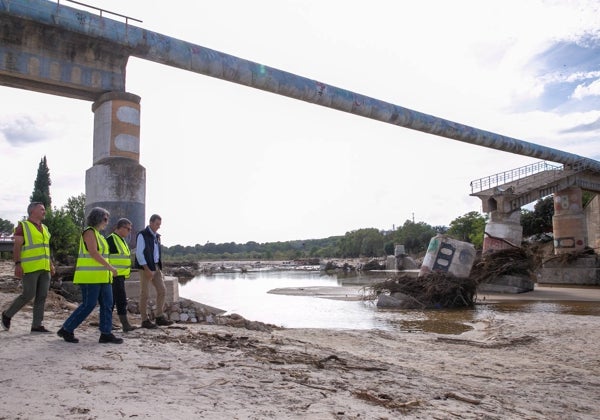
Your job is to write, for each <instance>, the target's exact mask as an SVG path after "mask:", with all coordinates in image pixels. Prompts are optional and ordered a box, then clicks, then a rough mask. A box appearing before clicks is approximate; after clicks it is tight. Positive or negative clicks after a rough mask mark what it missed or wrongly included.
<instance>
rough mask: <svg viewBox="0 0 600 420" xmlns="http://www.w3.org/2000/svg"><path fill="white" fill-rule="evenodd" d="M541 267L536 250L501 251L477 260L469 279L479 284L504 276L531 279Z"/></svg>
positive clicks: (511, 249) (513, 249) (510, 249)
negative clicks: (518, 276) (520, 276)
mask: <svg viewBox="0 0 600 420" xmlns="http://www.w3.org/2000/svg"><path fill="white" fill-rule="evenodd" d="M540 265H541V258H540V256H539V254H538V253H537V252H536V250H535V249H534V248H509V249H500V250H497V251H494V252H492V253H489V254H486V255H484V256H482V257H481V258H479V259H477V260H476V261H475V263H474V264H473V268H472V269H471V275H470V276H469V277H470V278H471V279H472V280H473V281H475V282H476V283H477V284H479V283H486V282H491V281H493V280H494V279H496V278H498V277H500V276H504V275H514V276H516V275H522V276H527V277H529V276H532V275H533V273H534V272H535V270H536V269H537V268H539V267H540Z"/></svg>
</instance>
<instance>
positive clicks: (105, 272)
mask: <svg viewBox="0 0 600 420" xmlns="http://www.w3.org/2000/svg"><path fill="white" fill-rule="evenodd" d="M88 229H92V230H93V231H94V235H96V242H97V243H98V252H99V253H100V255H102V256H103V257H104V259H106V260H108V258H109V253H108V243H107V242H106V239H105V238H104V236H102V235H101V234H100V232H98V230H97V229H96V228H93V227H90V226H88V227H86V228H85V229H84V230H83V232H85V231H87V230H88ZM73 283H74V284H82V283H84V284H98V283H112V273H111V272H110V270H109V269H108V268H106V267H104V266H103V265H102V264H100V263H99V262H98V261H96V260H95V259H93V258H92V255H91V254H90V253H89V251H88V250H87V249H86V247H85V242H84V240H83V233H82V234H81V238H80V239H79V255H78V256H77V264H76V265H75V275H74V276H73Z"/></svg>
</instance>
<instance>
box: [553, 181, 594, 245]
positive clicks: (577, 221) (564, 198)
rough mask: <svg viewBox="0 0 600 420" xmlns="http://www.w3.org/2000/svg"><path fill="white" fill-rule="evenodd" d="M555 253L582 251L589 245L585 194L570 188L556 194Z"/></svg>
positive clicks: (554, 217) (577, 189)
mask: <svg viewBox="0 0 600 420" xmlns="http://www.w3.org/2000/svg"><path fill="white" fill-rule="evenodd" d="M552 230H553V233H554V253H555V254H556V255H558V254H567V253H569V252H574V251H582V250H583V249H584V248H585V246H586V245H587V226H586V221H585V214H584V212H583V193H582V191H581V188H579V187H569V188H565V189H564V190H561V191H558V192H557V193H555V194H554V216H553V217H552Z"/></svg>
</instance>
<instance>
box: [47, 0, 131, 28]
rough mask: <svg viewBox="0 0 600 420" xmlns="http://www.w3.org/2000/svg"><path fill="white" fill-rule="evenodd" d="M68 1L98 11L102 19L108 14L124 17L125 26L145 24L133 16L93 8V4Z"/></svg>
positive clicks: (58, 2)
mask: <svg viewBox="0 0 600 420" xmlns="http://www.w3.org/2000/svg"><path fill="white" fill-rule="evenodd" d="M66 1H68V2H69V3H75V4H78V5H80V6H85V7H89V8H90V9H94V10H97V11H98V12H100V17H102V13H108V14H110V15H113V16H119V17H122V18H124V19H125V24H126V25H127V24H129V21H130V20H135V21H136V22H140V23H142V22H143V21H141V20H139V19H136V18H132V17H131V16H125V15H122V14H120V13H116V12H111V11H110V10H105V9H100V8H99V7H96V6H92V5H91V4H86V3H81V2H79V1H75V0H66ZM56 3H57V4H58V5H59V6H60V0H57V2H56Z"/></svg>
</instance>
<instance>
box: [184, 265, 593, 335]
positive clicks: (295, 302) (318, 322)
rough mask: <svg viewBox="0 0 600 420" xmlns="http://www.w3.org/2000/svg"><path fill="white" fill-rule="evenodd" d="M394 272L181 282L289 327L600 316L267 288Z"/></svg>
mask: <svg viewBox="0 0 600 420" xmlns="http://www.w3.org/2000/svg"><path fill="white" fill-rule="evenodd" d="M388 276H389V273H384V272H380V273H359V274H354V275H343V274H342V275H327V274H324V273H320V272H304V271H285V272H282V271H262V272H248V273H217V274H213V275H210V276H207V275H200V276H197V277H195V278H193V279H192V280H190V281H187V282H185V283H181V284H180V289H179V294H180V295H181V296H182V297H184V298H188V299H192V300H195V301H197V302H201V303H204V304H206V305H210V306H214V307H217V308H220V309H223V310H225V311H227V313H228V314H231V313H237V314H239V315H241V316H243V317H244V318H246V319H249V320H252V321H261V322H265V323H269V324H275V325H280V326H284V327H288V328H330V329H381V330H390V329H395V330H401V331H406V332H433V333H438V334H460V333H463V332H465V331H468V330H470V329H471V328H472V327H471V326H470V325H472V324H473V323H475V322H477V320H479V319H482V318H485V317H489V316H491V315H493V314H494V313H502V312H552V313H565V314H575V315H600V308H599V307H598V305H597V303H594V302H531V301H530V302H528V301H518V302H517V301H508V302H501V303H482V304H477V305H476V306H475V308H473V309H453V310H425V311H418V310H401V311H390V310H380V309H378V308H377V307H376V306H375V304H374V303H373V302H370V301H343V300H332V299H322V298H316V297H309V296H289V295H276V294H270V293H268V291H269V290H272V289H277V288H286V287H294V288H298V287H315V286H326V287H344V286H348V285H351V286H364V285H369V284H373V283H375V282H379V281H383V280H385V279H386V278H387V277H388Z"/></svg>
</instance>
